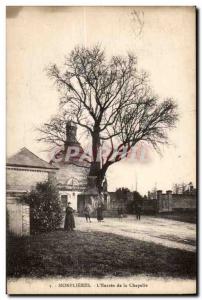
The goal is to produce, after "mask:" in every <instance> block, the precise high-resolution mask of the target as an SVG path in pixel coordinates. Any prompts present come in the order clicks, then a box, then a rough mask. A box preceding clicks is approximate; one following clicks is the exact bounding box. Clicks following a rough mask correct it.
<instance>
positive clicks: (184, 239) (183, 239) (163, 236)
mask: <svg viewBox="0 0 202 300" xmlns="http://www.w3.org/2000/svg"><path fill="white" fill-rule="evenodd" d="M75 221H76V229H77V230H80V231H92V230H93V231H102V232H106V233H107V232H109V233H114V234H118V235H122V236H125V237H128V238H134V239H138V240H142V241H146V242H153V243H156V244H160V245H164V246H166V247H170V248H178V249H182V250H186V251H196V225H195V224H190V223H185V222H179V221H173V220H170V219H163V218H154V217H146V216H143V217H142V219H141V221H137V220H136V219H135V217H134V216H128V217H127V218H123V219H122V220H119V219H117V218H105V219H104V221H103V222H101V223H98V222H97V220H96V219H92V222H91V223H86V221H85V219H84V218H81V217H76V218H75Z"/></svg>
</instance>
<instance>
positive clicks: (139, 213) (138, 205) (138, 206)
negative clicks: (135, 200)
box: [136, 204, 141, 220]
mask: <svg viewBox="0 0 202 300" xmlns="http://www.w3.org/2000/svg"><path fill="white" fill-rule="evenodd" d="M140 217H141V205H140V204H137V206H136V219H137V220H140Z"/></svg>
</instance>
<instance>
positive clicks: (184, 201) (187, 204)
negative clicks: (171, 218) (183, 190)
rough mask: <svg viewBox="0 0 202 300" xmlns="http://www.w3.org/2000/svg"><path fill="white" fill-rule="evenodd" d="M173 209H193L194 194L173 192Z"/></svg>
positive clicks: (194, 205) (194, 206) (194, 204)
mask: <svg viewBox="0 0 202 300" xmlns="http://www.w3.org/2000/svg"><path fill="white" fill-rule="evenodd" d="M172 199H173V210H195V209H196V196H194V195H180V194H173V195H172Z"/></svg>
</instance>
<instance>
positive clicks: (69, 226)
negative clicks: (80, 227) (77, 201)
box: [64, 202, 75, 231]
mask: <svg viewBox="0 0 202 300" xmlns="http://www.w3.org/2000/svg"><path fill="white" fill-rule="evenodd" d="M70 204H71V202H68V203H67V208H66V215H65V226H64V230H66V231H73V230H74V228H75V221H74V214H73V212H74V210H73V208H72V207H71V206H70Z"/></svg>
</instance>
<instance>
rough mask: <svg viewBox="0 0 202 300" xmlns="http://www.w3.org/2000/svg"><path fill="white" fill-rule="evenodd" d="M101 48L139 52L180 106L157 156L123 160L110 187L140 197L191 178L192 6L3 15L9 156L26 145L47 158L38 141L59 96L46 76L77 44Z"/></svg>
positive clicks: (155, 82) (153, 81) (157, 86)
mask: <svg viewBox="0 0 202 300" xmlns="http://www.w3.org/2000/svg"><path fill="white" fill-rule="evenodd" d="M98 43H99V44H100V45H101V46H102V47H103V48H104V49H105V51H106V55H107V57H109V58H110V57H111V56H112V55H126V54H127V52H132V53H134V54H135V55H137V58H138V66H139V69H143V70H146V71H147V72H148V73H149V74H150V85H151V87H152V88H153V89H154V91H155V93H156V94H158V95H159V97H160V99H165V98H167V97H172V98H173V99H174V100H175V101H176V102H177V104H178V109H179V122H178V123H177V126H176V128H175V129H174V130H173V131H172V132H170V133H169V146H163V147H162V148H161V155H159V154H158V153H156V152H155V151H153V150H152V149H151V150H150V160H149V162H141V161H137V160H136V161H134V162H133V163H131V162H127V161H122V162H119V163H116V164H114V165H113V166H111V167H110V168H109V169H108V172H107V180H108V189H109V191H113V190H115V189H116V188H118V187H128V188H130V189H131V190H134V189H136V188H137V190H138V191H139V192H140V193H141V194H146V193H147V191H148V190H151V189H152V188H154V186H156V187H157V188H158V189H162V190H163V191H165V190H168V189H171V188H172V185H173V184H174V183H181V182H186V183H189V182H190V181H192V182H193V183H194V184H195V182H196V178H195V173H196V169H195V157H196V141H195V137H196V129H195V114H196V104H195V102H196V91H195V85H196V81H195V11H194V8H192V7H184V8H183V7H172V8H171V7H164V8H162V7H156V8H152V7H16V8H15V7H12V8H9V9H8V10H7V155H8V156H9V155H11V154H13V153H15V152H17V151H18V150H19V149H20V148H23V147H27V148H28V149H30V150H31V151H32V152H34V153H35V154H37V155H38V156H39V157H41V158H43V159H45V160H48V159H49V156H48V154H47V152H44V151H43V150H44V149H45V148H46V145H44V144H43V143H39V142H37V141H36V139H37V137H38V132H37V131H36V130H35V128H36V127H38V126H40V124H43V123H46V122H47V121H48V120H49V119H50V117H51V116H52V115H54V114H55V113H56V112H57V110H58V103H59V101H58V100H59V94H58V92H57V89H56V87H55V86H54V85H53V83H52V82H51V81H50V79H49V78H48V77H47V75H46V72H45V68H46V67H47V66H48V65H49V64H50V63H56V64H58V65H59V66H60V65H62V63H63V61H64V56H65V55H68V54H69V52H70V51H71V50H72V49H73V48H74V47H75V46H76V45H84V46H94V45H95V44H98Z"/></svg>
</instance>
